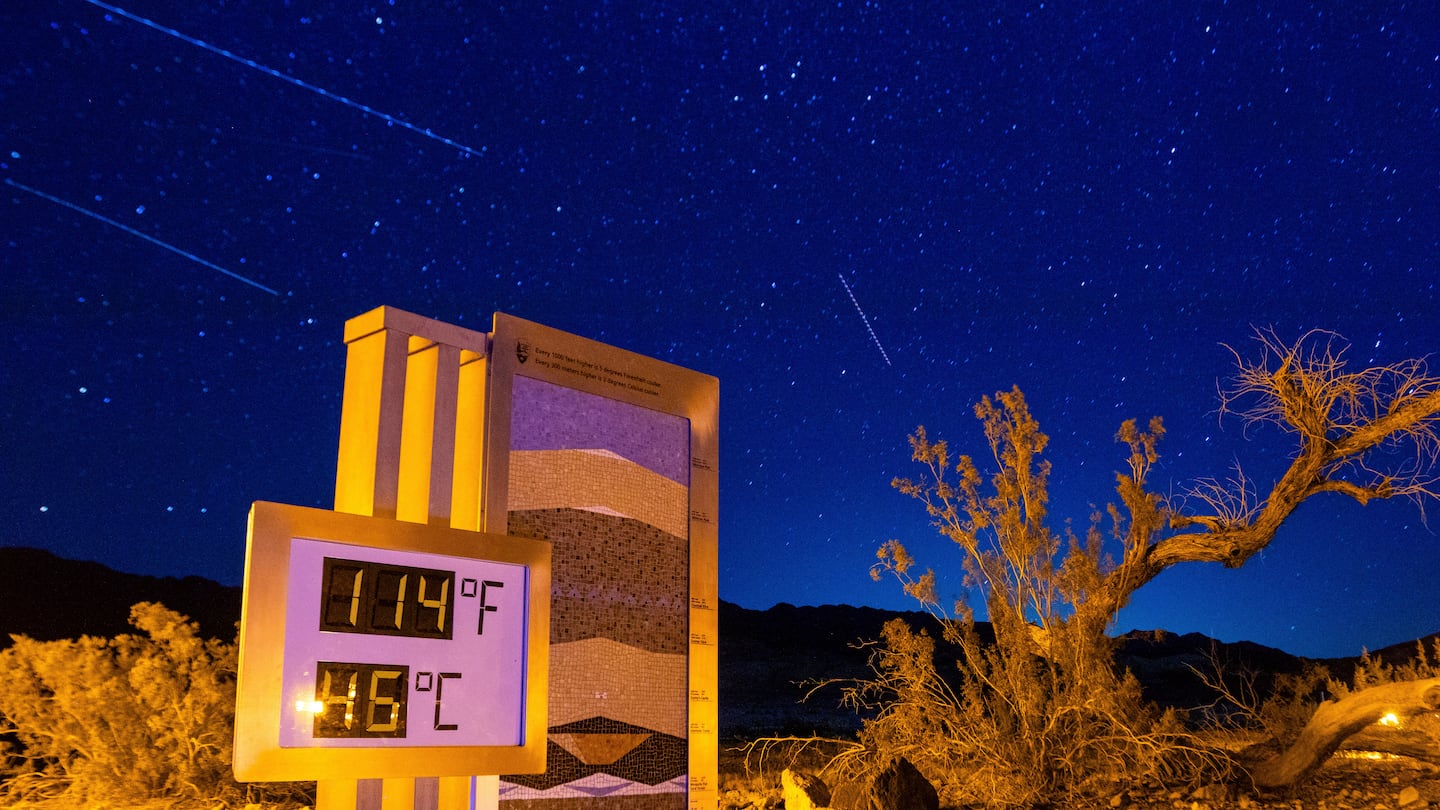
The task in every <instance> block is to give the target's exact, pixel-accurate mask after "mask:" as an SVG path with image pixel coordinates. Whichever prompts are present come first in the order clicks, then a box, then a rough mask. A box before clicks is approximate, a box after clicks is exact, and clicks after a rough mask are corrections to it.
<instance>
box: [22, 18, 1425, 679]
mask: <svg viewBox="0 0 1440 810" xmlns="http://www.w3.org/2000/svg"><path fill="white" fill-rule="evenodd" d="M1082 5H1083V8H1080V7H1079V6H1082ZM1323 5H1326V6H1335V8H1325V9H1324V10H1316V9H1312V8H1310V4H1308V3H1302V2H1290V3H1273V2H1269V3H1266V2H1262V3H1257V4H1249V3H1234V4H1232V3H1223V2H1204V1H1202V2H1194V3H1185V4H1168V3H1124V2H1100V3H1086V4H1054V3H969V2H936V3H932V4H919V5H909V4H905V3H901V2H895V3H890V2H864V0H844V2H828V3H786V4H778V3H764V2H755V3H731V4H724V5H721V4H717V3H681V4H663V3H651V2H637V3H576V4H572V3H565V2H561V3H555V4H551V5H550V6H548V7H547V8H544V9H541V8H540V7H539V4H535V3H517V4H515V5H514V6H513V7H512V6H506V7H504V8H501V7H499V6H498V5H497V4H493V3H460V2H443V3H442V2H410V1H409V0H390V1H389V2H388V3H382V4H361V3H351V2H315V3H288V2H270V3H260V2H254V1H253V0H233V1H232V2H225V3H208V2H207V3H195V2H180V1H179V0H144V1H143V2H142V1H141V0H132V2H130V3H129V4H127V5H125V6H123V13H122V10H121V9H115V10H107V9H106V8H105V7H102V6H101V5H100V4H99V3H92V2H87V1H86V0H51V1H50V2H13V3H5V4H4V5H3V7H0V51H3V52H4V53H5V54H7V56H6V58H5V59H4V60H3V64H0V179H3V181H4V183H5V185H0V267H3V269H0V312H3V322H0V335H3V344H0V351H3V359H0V391H3V395H0V544H3V545H25V546H40V547H44V548H48V549H51V550H53V551H55V552H57V553H59V554H61V555H63V556H67V557H72V558H78V559H92V560H97V561H100V562H102V563H105V564H107V565H110V566H112V567H115V568H118V569H121V570H125V571H131V572H138V573H148V574H157V575H174V576H183V575H189V574H198V575H202V576H206V577H210V578H213V579H217V580H219V581H221V582H225V583H230V584H239V582H240V579H241V573H242V568H243V563H244V559H243V558H244V543H245V519H246V513H247V510H248V508H249V504H250V502H251V501H253V500H257V499H263V500H274V501H282V502H288V503H295V504H302V505H313V506H320V507H325V508H329V507H330V506H331V505H332V495H333V487H334V465H335V450H336V445H337V437H338V434H339V417H340V392H341V383H342V379H343V373H344V346H343V342H342V334H343V333H342V330H343V325H344V322H345V320H346V319H347V318H350V317H353V316H355V315H358V314H360V313H363V312H365V311H367V310H370V309H372V308H374V307H376V306H379V305H382V304H383V305H391V306H395V307H399V308H401V309H405V310H409V311H411V312H415V313H418V314H421V315H424V316H427V317H432V318H436V319H439V320H442V321H447V322H451V323H456V324H459V325H461V326H465V327H469V328H472V329H477V330H488V329H489V328H490V318H491V314H492V313H493V312H496V311H501V312H506V313H510V314H513V315H516V316H519V317H521V318H526V319H529V320H533V321H538V322H541V323H544V324H547V325H549V326H554V327H557V328H560V329H564V330H567V331H570V332H574V333H576V334H579V335H582V336H585V337H588V338H592V339H596V340H600V341H604V342H607V343H612V344H615V345H618V346H621V347H623V348H626V349H630V350H633V351H637V352H640V353H642V354H646V355H651V356H654V357H658V358H660V359H663V360H666V361H669V362H672V363H676V364H679V365H682V366H686V367H689V368H693V369H696V370H698V371H702V372H705V373H708V374H712V375H715V376H717V377H719V378H720V381H721V457H720V464H721V510H720V511H721V517H720V532H721V534H720V538H721V579H720V589H721V596H722V597H723V598H725V599H728V600H730V601H734V602H738V603H740V604H742V605H745V606H747V607H755V608H764V607H768V606H770V605H772V604H775V603H776V602H790V603H794V604H825V603H842V602H843V603H850V604H868V605H876V606H882V607H906V608H908V607H912V606H913V603H912V602H909V601H908V600H907V599H906V598H905V597H903V595H902V594H901V593H900V592H899V587H898V585H896V584H895V583H893V582H889V581H887V582H880V583H875V582H872V581H871V579H870V577H869V574H868V570H869V566H870V564H871V563H872V562H873V561H874V551H875V549H876V547H877V546H878V545H879V544H880V543H882V542H883V541H885V540H887V539H889V538H892V537H896V538H901V539H903V540H906V541H907V542H908V543H909V544H910V546H911V549H912V551H913V552H915V553H916V554H917V556H919V557H920V558H921V559H922V561H924V562H926V563H928V564H933V565H936V566H937V567H939V568H941V569H942V570H944V571H948V572H950V576H949V577H948V578H947V579H946V580H945V581H944V582H943V583H942V589H941V590H942V592H943V594H944V595H945V596H946V598H947V599H948V598H951V597H953V596H955V595H956V594H958V593H959V588H960V582H959V575H958V571H957V570H956V561H957V557H956V555H955V554H954V553H953V551H952V550H951V549H948V548H947V543H948V541H944V540H943V539H941V538H940V537H939V536H938V535H936V534H935V533H934V532H933V531H932V530H931V529H929V528H928V526H927V523H926V518H925V516H924V514H923V512H922V510H921V508H920V506H919V505H918V504H917V503H915V502H914V501H911V500H909V499H908V498H906V497H904V496H902V495H900V494H898V493H896V492H894V491H893V490H892V489H891V488H890V480H891V479H892V478H893V477H894V476H896V475H912V474H915V473H916V472H918V470H916V469H915V468H914V467H913V465H912V464H911V462H910V461H909V449H908V445H907V441H906V439H907V436H908V435H909V433H910V432H911V431H912V430H913V429H914V428H915V427H916V426H917V425H920V424H924V425H925V426H926V428H927V430H929V432H930V434H931V436H932V437H941V438H946V439H948V440H949V441H950V443H951V445H952V447H953V448H954V449H956V450H957V451H961V452H969V453H972V454H976V455H977V456H980V455H985V454H986V452H987V451H986V449H985V446H984V444H983V440H982V437H981V434H980V431H979V426H978V423H976V422H975V420H974V418H973V416H972V413H971V408H972V406H973V404H974V403H975V401H976V400H977V399H979V398H980V397H981V396H983V395H986V394H992V393H994V392H995V391H997V390H1001V389H1008V388H1010V386H1012V385H1018V386H1020V388H1021V389H1022V390H1023V391H1024V392H1025V394H1026V396H1027V398H1028V399H1029V401H1030V403H1031V406H1032V408H1033V410H1034V412H1035V414H1036V416H1037V418H1038V419H1039V421H1040V424H1041V426H1042V428H1043V429H1045V431H1046V432H1047V433H1048V434H1049V435H1050V437H1051V446H1050V450H1049V458H1050V459H1051V460H1052V461H1053V462H1054V465H1055V471H1054V474H1053V480H1052V483H1053V489H1054V492H1053V504H1052V510H1053V513H1054V515H1055V517H1056V518H1057V528H1060V527H1061V526H1063V523H1061V522H1060V521H1063V519H1064V518H1065V517H1070V518H1073V520H1074V521H1075V522H1076V524H1077V525H1078V526H1081V527H1083V525H1084V523H1085V521H1086V519H1087V516H1088V513H1089V511H1090V506H1089V504H1103V503H1104V502H1106V501H1108V500H1112V499H1114V493H1113V486H1114V477H1113V475H1114V470H1116V469H1117V468H1119V467H1120V466H1121V465H1122V464H1123V460H1124V455H1123V448H1122V447H1120V446H1117V445H1116V444H1115V443H1114V442H1113V437H1114V434H1115V431H1116V428H1117V427H1118V426H1119V424H1120V422H1121V421H1122V420H1123V419H1126V418H1130V417H1135V418H1138V419H1140V420H1141V421H1142V423H1143V421H1144V420H1147V419H1148V418H1149V417H1150V416H1151V415H1155V414H1158V415H1161V416H1163V417H1164V419H1165V420H1166V426H1167V428H1168V430H1169V435H1168V436H1167V438H1166V439H1165V441H1164V442H1163V443H1162V445H1161V451H1162V454H1163V459H1162V463H1161V465H1160V467H1159V468H1158V469H1157V470H1156V471H1155V473H1154V475H1153V478H1152V481H1153V483H1154V485H1155V486H1156V488H1158V489H1160V490H1162V491H1177V492H1178V491H1180V490H1181V489H1182V488H1183V487H1184V485H1185V483H1186V482H1187V481H1190V480H1193V479H1195V478H1197V477H1203V476H1224V475H1227V474H1229V472H1230V466H1231V464H1232V463H1234V462H1235V461H1239V462H1241V463H1242V464H1243V465H1244V467H1245V469H1246V471H1247V474H1249V475H1250V476H1252V477H1254V478H1257V479H1259V480H1261V481H1266V482H1268V481H1269V480H1271V479H1272V478H1273V476H1274V475H1275V474H1276V473H1277V472H1278V471H1279V470H1280V469H1282V467H1283V465H1284V463H1285V461H1286V458H1287V456H1288V454H1289V453H1290V452H1291V450H1292V449H1293V448H1292V445H1291V444H1290V443H1289V438H1288V437H1287V436H1286V435H1285V434H1282V433H1280V432H1278V431H1276V430H1273V429H1271V430H1258V431H1251V432H1249V434H1248V435H1247V433H1246V432H1245V431H1244V430H1242V429H1241V425H1240V424H1239V423H1238V422H1237V421H1235V420H1233V419H1228V418H1227V419H1221V418H1219V415H1218V413H1217V405H1218V400H1217V397H1216V389H1217V384H1220V383H1221V382H1223V380H1224V378H1226V377H1227V375H1228V374H1229V373H1230V371H1231V369H1232V368H1233V361H1232V357H1231V355H1230V352H1229V351H1228V350H1227V349H1226V345H1229V346H1233V347H1234V348H1236V349H1237V350H1239V351H1240V352H1242V353H1244V354H1247V355H1250V356H1253V355H1254V352H1255V344H1254V341H1253V330H1254V329H1255V328H1257V327H1259V328H1273V329H1274V330H1275V332H1276V334H1277V335H1278V336H1280V337H1281V338H1282V339H1284V340H1286V341H1291V340H1294V339H1295V338H1297V337H1299V336H1300V335H1301V334H1303V333H1305V332H1306V331H1307V330H1310V329H1314V328H1323V329H1331V330H1335V331H1336V332H1338V333H1340V334H1341V335H1343V336H1344V337H1345V338H1347V339H1348V340H1349V341H1350V342H1351V344H1352V347H1351V349H1350V352H1349V355H1348V357H1349V358H1350V359H1351V360H1352V361H1353V362H1354V363H1356V364H1369V363H1384V362H1392V361H1396V360H1400V359H1405V358H1409V357H1414V356H1422V355H1426V354H1429V353H1432V352H1436V351H1440V317H1437V312H1440V290H1437V279H1440V7H1437V6H1436V5H1434V4H1430V3H1413V4H1410V5H1409V7H1406V6H1405V5H1404V4H1388V5H1390V6H1391V7H1389V8H1386V9H1383V10H1380V7H1381V5H1382V4H1379V3H1344V4H1323ZM781 6H785V8H782V7H781ZM1361 7H1363V8H1361ZM137 16H138V17H141V18H144V21H142V20H139V19H136V17H137ZM146 21H148V24H147V22H146ZM1430 512H1431V515H1432V523H1431V524H1430V525H1429V526H1427V525H1425V523H1424V522H1423V520H1422V515H1421V514H1420V512H1419V511H1418V510H1417V509H1416V508H1415V507H1414V505H1412V504H1409V503H1405V502H1397V503H1389V502H1386V503H1372V504H1371V505H1370V506H1367V507H1361V506H1359V505H1358V504H1356V503H1354V502H1353V501H1350V500H1348V499H1346V498H1343V497H1341V496H1338V495H1336V496H1329V497H1323V498H1319V499H1316V500H1314V501H1312V502H1311V503H1309V504H1307V505H1305V506H1304V507H1303V508H1302V509H1301V510H1300V512H1299V513H1298V514H1297V515H1296V517H1295V518H1294V520H1293V521H1292V522H1291V523H1289V524H1287V525H1286V527H1285V528H1284V529H1283V531H1282V532H1281V533H1280V535H1279V536H1278V537H1277V538H1276V540H1275V541H1274V543H1273V544H1272V545H1271V546H1270V548H1269V549H1268V550H1267V551H1265V552H1264V553H1263V554H1262V555H1260V556H1258V557H1256V558H1255V559H1253V560H1252V561H1251V562H1250V563H1249V564H1248V565H1247V566H1245V567H1244V568H1243V569H1241V570H1226V569H1223V568H1220V567H1217V566H1202V565H1190V566H1187V567H1183V568H1181V569H1176V570H1172V571H1170V572H1167V573H1166V574H1164V575H1162V576H1161V577H1160V578H1158V579H1157V580H1156V581H1154V582H1153V583H1151V584H1150V585H1149V586H1148V587H1147V588H1145V589H1144V590H1142V591H1141V592H1140V593H1139V595H1138V596H1137V597H1136V599H1135V600H1134V602H1133V604H1132V606H1131V607H1130V608H1128V609H1127V610H1126V611H1125V612H1124V613H1123V614H1122V615H1121V617H1120V621H1119V623H1118V626H1117V628H1116V629H1117V630H1124V629H1128V628H1131V627H1142V628H1155V627H1163V628H1165V629H1168V630H1172V631H1176V632H1189V631H1198V632H1203V633H1207V634H1209V635H1212V636H1214V637H1217V638H1220V639H1224V640H1227V641H1234V640H1241V639H1248V640H1252V641H1256V642H1260V643H1263V644H1268V645H1271V646H1275V647H1280V648H1282V649H1285V650H1287V651H1290V652H1294V653H1299V654H1307V655H1317V656H1321V655H1353V654H1358V653H1359V652H1360V650H1361V648H1362V647H1368V648H1370V649H1376V648H1378V647H1381V646H1385V645H1388V644H1393V643H1396V642H1401V641H1405V640H1408V639H1413V638H1415V637H1418V636H1421V635H1424V634H1426V633H1431V632H1435V631H1437V630H1440V599H1436V598H1435V593H1436V584H1437V582H1440V537H1437V527H1436V526H1435V524H1434V522H1433V515H1434V514H1436V513H1437V510H1436V505H1435V504H1432V505H1431V509H1430Z"/></svg>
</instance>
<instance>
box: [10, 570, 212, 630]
mask: <svg viewBox="0 0 1440 810" xmlns="http://www.w3.org/2000/svg"><path fill="white" fill-rule="evenodd" d="M136 602H160V603H161V604H163V605H165V606H166V607H168V608H170V609H171V610H174V611H177V612H179V613H183V614H185V615H186V616H189V617H190V618H191V619H194V620H195V622H196V623H197V624H199V625H200V632H201V634H202V635H204V636H205V637H207V638H219V639H223V640H225V641H234V640H235V635H236V624H235V623H236V622H238V621H239V620H240V589H239V588H234V587H228V586H225V585H221V584H219V583H217V582H213V581H211V580H208V579H203V578H201V577H185V578H184V579H175V578H174V577H150V576H143V575H140V574H126V573H122V572H119V571H115V570H113V569H110V568H107V567H105V566H103V565H101V564H100V563H95V562H85V561H82V560H67V559H65V558H63V557H57V556H55V555H54V554H51V553H50V552H48V551H42V550H40V549H36V548H0V649H4V648H6V647H9V646H10V636H11V635H21V634H23V635H27V636H29V637H31V638H34V639H38V640H40V641H53V640H55V639H61V638H78V637H80V636H82V635H89V636H117V635H120V634H121V633H133V632H137V631H136V630H135V628H133V627H131V626H130V623H129V617H130V606H131V605H133V604H135V603H136Z"/></svg>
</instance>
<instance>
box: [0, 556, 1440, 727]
mask: <svg viewBox="0 0 1440 810" xmlns="http://www.w3.org/2000/svg"><path fill="white" fill-rule="evenodd" d="M0 594H3V599H0V649H3V648H5V647H8V646H9V645H10V635H11V634H24V635H27V636H30V637H31V638H35V639H39V640H42V641H48V640H53V639H61V638H77V637H79V636H81V635H91V636H115V635H119V634H121V633H128V632H133V628H131V627H130V626H129V624H128V622H127V617H128V616H129V613H130V606H131V605H133V604H135V603H136V602H147V601H148V602H160V603H162V604H164V605H165V606H166V607H168V608H170V609H172V610H175V611H177V612H179V613H183V614H185V615H186V616H189V617H190V618H192V619H194V620H195V621H196V622H197V623H198V624H199V625H200V630H201V633H202V634H203V635H205V636H206V637H210V638H220V639H224V640H227V641H233V640H234V638H235V631H236V623H237V622H238V621H239V619H240V601H241V592H240V589H239V588H235V587H228V586H225V585H220V584H218V583H216V582H212V581H210V580H207V579H202V578H200V577H185V578H184V579H175V578H172V577H163V578H162V577H150V576H142V575H138V574H125V573H121V572H117V571H114V570H111V569H109V568H106V567H105V566H103V565H100V564H99V563H93V562H83V561H76V560H67V559H64V558H61V557H57V556H55V555H54V554H51V553H49V552H47V551H41V550H38V549H31V548H0ZM896 617H902V618H904V619H905V620H906V621H907V622H909V624H910V625H911V626H912V627H914V628H923V629H928V630H929V632H930V635H931V636H932V637H934V638H937V639H938V638H939V636H940V632H939V627H938V626H937V624H936V622H935V619H934V618H932V617H931V616H929V615H928V614H926V613H923V612H903V613H902V612H896V611H888V610H880V609H877V608H868V607H851V606H849V605H825V606H822V607H796V606H795V605H790V604H783V603H782V604H779V605H776V606H774V607H772V608H769V609H767V610H753V609H750V608H744V607H741V606H739V605H735V604H731V603H729V602H721V605H720V729H721V734H722V735H723V736H724V737H726V738H731V739H734V738H754V737H757V736H768V735H782V734H799V735H808V734H811V733H819V734H849V733H852V732H854V731H855V730H856V729H858V728H859V725H860V718H859V716H857V715H856V714H855V712H854V711H852V710H851V709H849V708H845V707H842V706H840V705H839V702H840V696H841V692H840V690H839V688H838V687H836V686H833V685H832V686H829V687H824V688H820V689H818V690H814V692H813V694H811V695H810V697H809V699H808V700H807V699H805V697H806V694H807V693H809V692H811V691H812V688H813V686H814V685H815V684H816V683H818V682H820V681H826V680H830V681H834V680H839V681H845V680H853V679H857V678H866V677H869V676H870V674H871V672H870V669H869V667H868V664H867V662H868V660H869V657H870V653H871V652H872V649H873V648H871V647H868V646H865V644H866V642H872V641H874V640H876V639H878V638H880V630H881V627H883V626H884V624H885V622H887V621H889V620H890V619H893V618H896ZM979 630H980V633H981V638H982V639H984V638H986V636H987V635H988V633H989V627H988V626H987V625H984V624H982V625H981V626H980V628H979ZM1437 636H1440V634H1435V635H1432V636H1428V637H1426V639H1425V642H1426V644H1427V645H1429V644H1430V643H1431V641H1430V640H1431V639H1434V638H1436V637H1437ZM937 646H938V650H937V655H936V658H937V666H938V668H939V670H940V671H941V672H942V673H944V672H947V671H952V672H953V671H954V666H955V664H954V662H955V660H956V656H955V651H954V650H952V649H948V648H946V646H945V645H944V644H939V645H937ZM1414 654H1415V642H1413V641H1411V642H1406V643H1404V644H1396V645H1394V646H1391V647H1386V648H1384V649H1382V650H1377V651H1375V652H1374V653H1373V655H1374V656H1375V657H1378V658H1380V659H1382V660H1385V661H1387V662H1391V663H1400V662H1404V661H1408V660H1410V659H1411V658H1412V657H1413V656H1414ZM1117 658H1118V661H1119V664H1120V665H1121V666H1123V667H1125V668H1127V669H1129V670H1130V671H1131V672H1134V673H1135V676H1136V677H1137V678H1138V679H1139V680H1140V683H1141V685H1142V687H1143V688H1144V689H1145V694H1146V696H1147V697H1149V698H1150V699H1151V700H1154V701H1155V702H1157V703H1159V704H1161V705H1164V706H1174V707H1178V708H1186V709H1191V708H1196V707H1200V706H1205V705H1208V704H1209V703H1211V701H1213V699H1214V697H1215V696H1214V694H1213V693H1212V692H1210V691H1209V690H1208V689H1207V688H1206V687H1205V686H1204V684H1203V683H1202V682H1201V679H1200V678H1199V677H1198V676H1197V675H1196V674H1195V672H1194V670H1195V669H1198V670H1200V671H1202V672H1208V671H1211V670H1213V664H1212V663H1211V662H1212V659H1213V660H1218V661H1220V662H1222V665H1223V667H1224V669H1225V671H1226V673H1227V674H1238V673H1242V672H1252V673H1255V674H1256V677H1257V686H1258V687H1259V688H1260V689H1261V690H1262V692H1263V691H1264V690H1266V689H1268V686H1269V684H1270V682H1271V680H1272V679H1273V677H1274V676H1275V675H1277V674H1280V673H1292V672H1298V671H1300V669H1301V668H1302V667H1303V666H1304V665H1305V663H1306V662H1307V659H1304V658H1300V657H1298V656H1294V655H1290V654H1289V653H1286V652H1284V651H1281V650H1277V649H1273V648H1271V647H1265V646H1263V645H1260V644H1253V643H1250V642H1236V643H1222V642H1217V641H1215V640H1213V639H1210V638H1208V637H1206V636H1203V635H1200V634H1199V633H1188V634H1186V635H1176V634H1174V633H1167V632H1164V631H1154V632H1144V633H1141V632H1135V633H1129V634H1127V635H1125V636H1123V637H1121V638H1120V639H1119V649H1118V654H1117ZM1357 660H1358V659H1355V658H1340V659H1327V660H1324V661H1317V662H1316V663H1322V664H1325V665H1327V666H1329V667H1330V668H1331V671H1332V672H1333V673H1334V674H1335V675H1336V676H1337V677H1339V678H1341V679H1345V680H1348V679H1349V676H1350V672H1351V670H1352V669H1353V667H1354V666H1355V664H1356V661H1357ZM1192 668H1193V669H1192Z"/></svg>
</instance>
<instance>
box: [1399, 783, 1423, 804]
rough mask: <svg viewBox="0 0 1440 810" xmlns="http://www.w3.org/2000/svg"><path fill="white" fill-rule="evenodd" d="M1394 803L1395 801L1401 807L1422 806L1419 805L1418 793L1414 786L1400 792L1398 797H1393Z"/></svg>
mask: <svg viewBox="0 0 1440 810" xmlns="http://www.w3.org/2000/svg"><path fill="white" fill-rule="evenodd" d="M1395 801H1397V802H1398V803H1399V804H1400V806H1401V807H1416V806H1419V807H1423V806H1424V805H1421V804H1420V791H1419V790H1416V789H1415V786H1414V785H1411V786H1410V787H1407V788H1405V789H1404V790H1402V791H1400V795H1398V796H1396V797H1395Z"/></svg>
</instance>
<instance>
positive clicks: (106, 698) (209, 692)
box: [0, 602, 288, 807]
mask: <svg viewBox="0 0 1440 810" xmlns="http://www.w3.org/2000/svg"><path fill="white" fill-rule="evenodd" d="M130 623H131V624H132V625H133V626H134V627H135V628H136V629H137V630H139V631H140V632H141V633H142V634H143V635H132V634H125V635H120V636H117V637H115V638H110V639H106V638H94V637H82V638H79V639H69V640H61V641H36V640H34V639H31V638H28V637H26V636H16V637H14V645H13V646H11V647H10V648H9V649H7V650H4V651H3V652H0V671H4V672H5V673H6V675H7V676H6V679H5V682H4V684H3V685H0V722H3V726H0V728H3V730H4V732H6V736H7V737H9V738H10V739H11V740H13V744H12V745H11V747H10V750H9V751H8V752H7V753H8V756H7V765H8V771H7V772H6V773H5V774H4V776H5V777H6V778H5V780H4V783H3V784H0V799H3V800H5V801H6V802H8V803H11V804H12V805H20V806H23V805H29V804H36V805H49V806H56V807H106V806H127V807H128V806H142V805H144V804H146V803H149V802H155V801H164V802H165V803H166V804H167V805H169V806H186V805H193V806H197V807H200V806H203V807H215V806H217V805H218V806H231V805H243V804H245V803H246V801H247V800H249V801H253V800H255V799H256V798H258V797H257V796H255V795H253V794H252V793H251V792H250V791H249V790H247V788H246V787H244V786H242V785H240V784H238V783H236V782H235V781H234V779H233V778H232V776H231V771H230V762H231V752H232V736H233V733H234V713H235V659H236V648H235V645H234V644H231V643H227V642H223V641H218V640H214V639H202V638H200V636H199V631H198V627H197V626H196V624H195V623H194V622H191V621H190V620H189V619H187V618H186V617H184V616H182V615H180V614H178V613H175V612H174V611H171V610H169V609H167V608H166V607H164V606H163V605H160V604H156V603H150V602H142V603H140V604H137V605H135V606H134V607H132V608H131V610H130ZM287 791H288V786H287V787H283V788H282V789H281V793H280V796H281V798H282V799H283V796H284V794H285V793H286V792H287Z"/></svg>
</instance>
